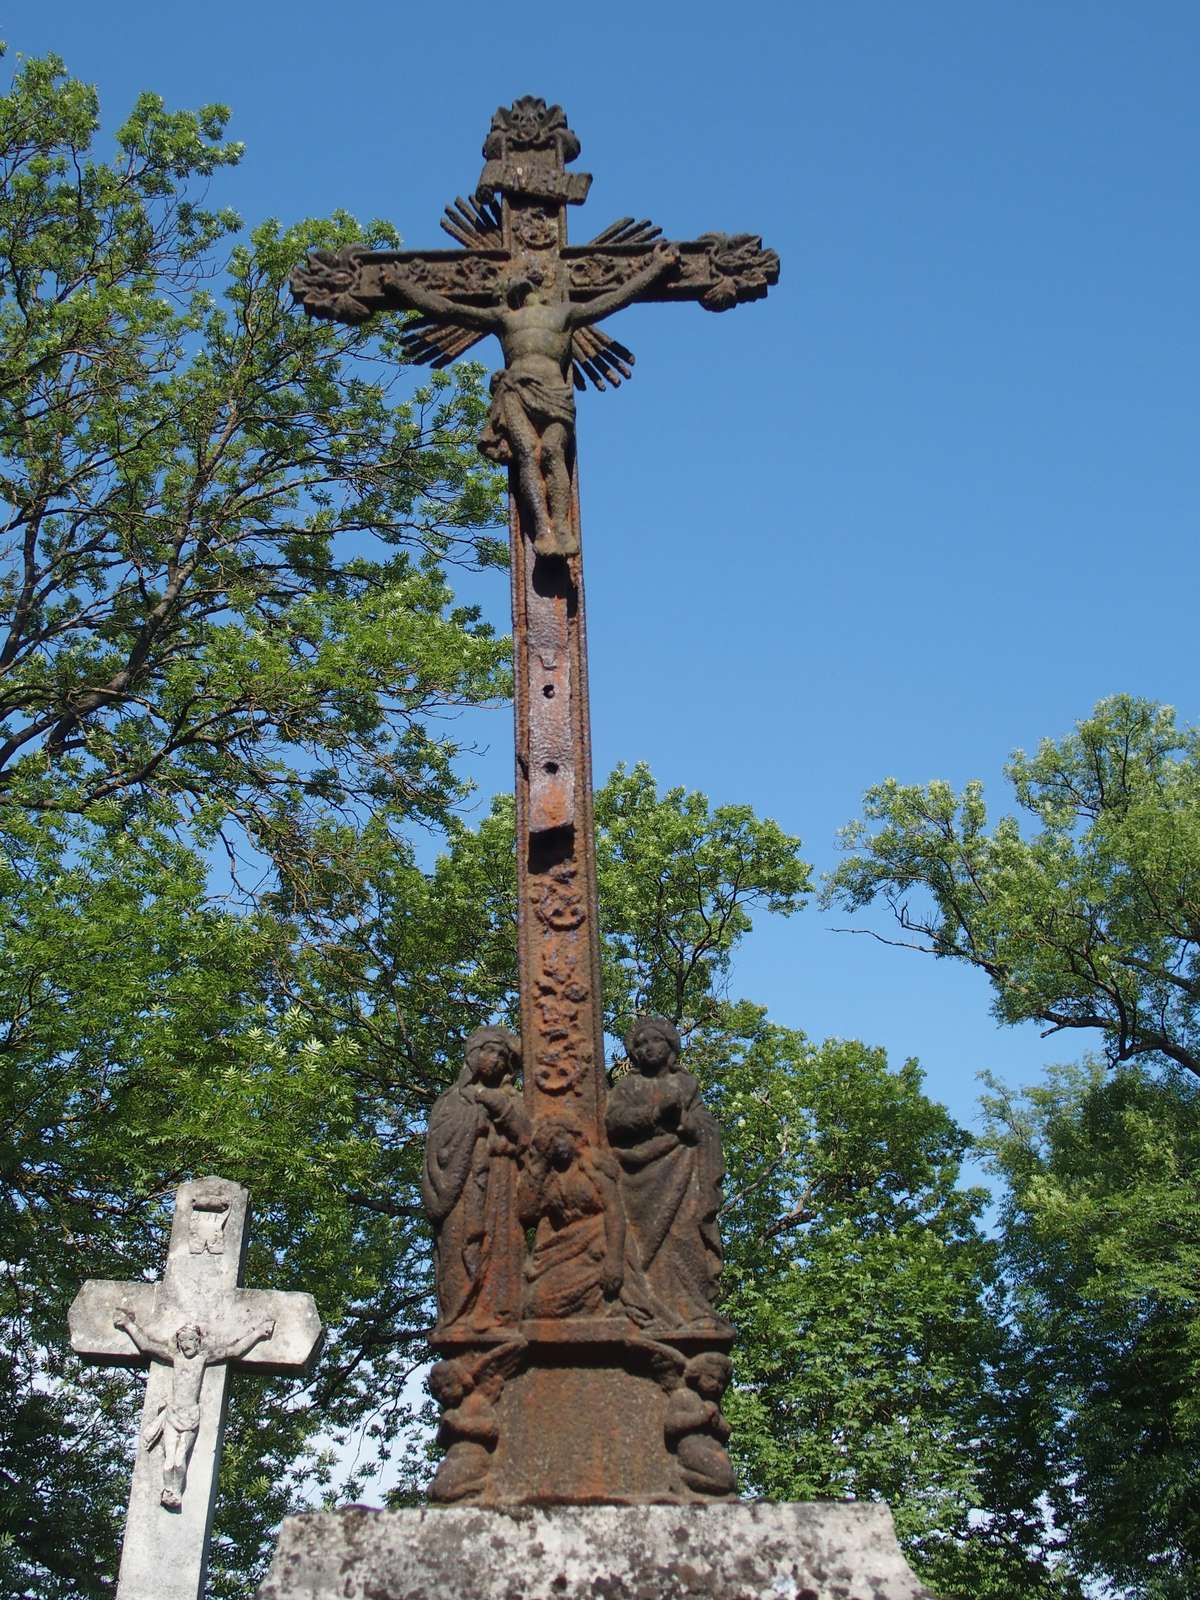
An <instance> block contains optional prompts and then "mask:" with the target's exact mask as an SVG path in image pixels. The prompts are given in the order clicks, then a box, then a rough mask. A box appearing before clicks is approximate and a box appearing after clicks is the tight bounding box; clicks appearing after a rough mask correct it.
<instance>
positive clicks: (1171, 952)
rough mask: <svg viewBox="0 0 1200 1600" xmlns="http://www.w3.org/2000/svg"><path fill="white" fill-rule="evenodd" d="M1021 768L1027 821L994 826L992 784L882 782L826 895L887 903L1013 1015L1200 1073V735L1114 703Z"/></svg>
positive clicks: (929, 947) (1012, 772)
mask: <svg viewBox="0 0 1200 1600" xmlns="http://www.w3.org/2000/svg"><path fill="white" fill-rule="evenodd" d="M1008 775H1009V778H1010V779H1011V781H1012V784H1013V787H1014V789H1015V792H1016V797H1017V801H1018V804H1019V805H1020V806H1021V808H1022V809H1023V811H1024V812H1025V813H1026V817H1027V819H1028V823H1027V824H1023V822H1022V820H1020V819H1018V818H1017V817H1013V816H1008V817H1002V818H1001V819H1000V820H999V821H998V822H997V823H996V824H995V826H994V827H992V828H990V829H989V826H988V816H987V809H986V806H985V804H984V797H983V789H982V786H981V785H980V784H979V783H978V782H974V783H969V784H968V785H967V786H966V788H965V789H964V790H963V791H962V793H961V794H956V793H955V792H954V790H953V789H951V787H950V786H949V785H948V784H946V783H929V784H925V785H916V786H914V785H905V784H901V783H898V782H897V781H896V780H895V779H889V780H888V781H887V782H886V783H882V784H880V785H878V786H877V787H876V788H874V789H871V790H870V791H869V792H868V793H867V796H866V799H865V802H864V807H865V820H863V821H860V822H857V823H855V824H853V825H852V826H851V827H850V828H849V829H847V830H846V842H847V845H848V848H849V849H850V851H851V854H850V856H849V857H848V859H847V860H845V861H843V862H842V863H841V864H840V865H839V867H838V868H837V870H836V871H835V872H834V873H833V874H832V875H831V877H830V879H829V881H828V884H827V886H826V891H825V894H826V901H827V903H828V902H834V901H836V902H837V903H838V904H841V905H843V906H846V907H848V908H850V909H851V910H858V909H860V908H862V907H864V906H867V905H869V904H871V903H873V902H874V901H876V900H880V899H881V900H883V901H884V903H885V904H886V905H888V906H890V908H891V909H892V911H893V912H894V913H895V916H896V918H897V921H898V922H899V925H900V927H901V928H902V929H903V930H904V931H905V932H906V933H910V934H914V935H915V936H916V938H915V940H914V941H913V945H914V947H915V948H917V949H923V950H926V951H928V952H930V953H932V954H934V955H938V956H948V957H951V958H953V959H955V960H959V961H965V962H967V963H969V964H970V965H972V966H975V967H978V968H979V969H980V970H981V971H983V972H985V973H986V974H987V975H988V977H989V978H990V979H991V982H992V987H993V991H994V995H995V1013H996V1015H997V1017H998V1018H999V1019H1000V1020H1001V1021H1003V1022H1025V1021H1029V1020H1034V1021H1040V1022H1044V1023H1045V1024H1047V1032H1057V1031H1058V1030H1060V1029H1069V1028H1095V1029H1099V1030H1100V1031H1101V1032H1102V1033H1103V1035H1104V1040H1105V1048H1106V1050H1107V1052H1108V1055H1109V1058H1110V1060H1112V1061H1114V1062H1126V1061H1136V1060H1147V1061H1158V1062H1160V1063H1163V1062H1170V1063H1173V1064H1175V1065H1177V1066H1179V1067H1182V1068H1184V1069H1186V1070H1187V1071H1188V1072H1191V1073H1195V1074H1197V1075H1200V730H1197V729H1194V728H1189V729H1181V728H1178V727H1177V726H1176V723H1175V716H1174V713H1173V712H1172V710H1171V709H1170V707H1167V706H1161V705H1156V704H1154V703H1153V702H1151V701H1148V700H1137V699H1133V698H1131V697H1129V696H1127V695H1115V696H1113V697H1112V698H1111V699H1108V700H1102V701H1100V703H1099V704H1098V705H1097V706H1096V708H1095V710H1094V711H1093V712H1092V715H1091V716H1090V717H1088V718H1087V719H1086V720H1085V721H1083V722H1081V723H1079V725H1078V727H1077V729H1076V731H1075V733H1074V734H1072V735H1070V736H1069V737H1068V738H1066V739H1063V740H1060V741H1058V742H1054V741H1051V740H1046V741H1044V742H1043V743H1042V745H1041V746H1040V747H1039V749H1038V752H1037V754H1036V755H1034V756H1032V757H1030V756H1027V755H1025V754H1024V753H1023V752H1020V751H1018V752H1017V753H1016V754H1015V755H1014V756H1013V758H1012V760H1011V762H1010V763H1009V766H1008Z"/></svg>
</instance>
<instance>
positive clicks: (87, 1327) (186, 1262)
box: [69, 1178, 322, 1600]
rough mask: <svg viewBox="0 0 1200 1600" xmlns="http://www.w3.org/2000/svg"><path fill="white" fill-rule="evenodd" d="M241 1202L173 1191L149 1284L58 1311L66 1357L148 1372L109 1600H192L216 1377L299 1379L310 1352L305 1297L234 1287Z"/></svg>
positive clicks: (183, 1188)
mask: <svg viewBox="0 0 1200 1600" xmlns="http://www.w3.org/2000/svg"><path fill="white" fill-rule="evenodd" d="M249 1199H250V1197H249V1195H248V1194H247V1192H246V1190H245V1189H243V1188H242V1187H241V1185H240V1184H236V1183H230V1182H228V1181H227V1180H225V1179H223V1178H198V1179H197V1180H196V1181H195V1182H194V1183H184V1184H181V1185H180V1187H179V1189H178V1191H177V1192H176V1196H175V1217H174V1220H173V1222H172V1224H171V1244H170V1249H169V1253H168V1257H167V1270H166V1272H165V1273H164V1274H163V1279H162V1282H161V1283H145V1282H135V1283H118V1282H114V1281H113V1280H111V1279H107V1278H91V1279H89V1280H88V1282H87V1283H85V1284H84V1285H83V1287H82V1288H81V1289H80V1291H79V1293H78V1294H77V1295H76V1296H75V1299H74V1301H73V1302H72V1304H71V1310H70V1313H69V1317H70V1327H71V1345H72V1347H73V1348H74V1350H75V1351H76V1353H77V1354H79V1355H81V1356H84V1357H86V1358H88V1359H89V1360H91V1361H93V1362H95V1363H96V1364H98V1365H104V1366H119V1367H149V1368H150V1374H149V1378H148V1380H147V1383H146V1401H145V1405H144V1406H143V1409H142V1429H141V1435H140V1438H139V1440H138V1451H137V1456H136V1458H135V1460H134V1468H133V1486H132V1489H131V1491H130V1495H129V1513H128V1516H127V1517H126V1521H125V1539H124V1543H123V1545H122V1548H121V1573H120V1578H119V1580H118V1584H117V1600H198V1597H199V1596H200V1595H202V1594H203V1593H204V1590H205V1571H206V1568H207V1563H208V1541H209V1532H210V1529H211V1526H212V1515H213V1504H214V1502H215V1500H216V1493H217V1468H218V1466H219V1464H220V1457H221V1439H222V1435H223V1433H224V1431H225V1410H226V1406H227V1404H228V1378H229V1370H230V1368H231V1367H237V1368H241V1369H244V1370H247V1371H251V1372H257V1373H259V1374H260V1375H262V1376H272V1375H274V1374H280V1373H289V1374H294V1373H301V1372H304V1371H305V1370H306V1369H307V1368H308V1366H309V1365H310V1363H311V1362H312V1360H313V1359H314V1357H315V1356H316V1353H317V1350H318V1348H319V1347H320V1343H321V1337H322V1330H321V1319H320V1317H319V1316H318V1315H317V1308H316V1304H315V1302H314V1301H313V1298H312V1296H311V1295H309V1294H294V1293H284V1292H282V1291H280V1290H275V1289H243V1288H241V1287H240V1283H241V1276H242V1261H243V1258H244V1256H245V1253H246V1243H247V1232H248V1230H247V1222H248V1215H249Z"/></svg>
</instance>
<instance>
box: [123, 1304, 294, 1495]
mask: <svg viewBox="0 0 1200 1600" xmlns="http://www.w3.org/2000/svg"><path fill="white" fill-rule="evenodd" d="M113 1325H114V1326H115V1327H118V1328H122V1329H124V1331H125V1332H126V1333H127V1334H128V1335H129V1337H130V1338H131V1339H132V1340H133V1342H134V1344H135V1345H136V1346H137V1347H138V1349H139V1350H140V1351H141V1353H142V1354H143V1355H146V1356H152V1357H153V1358H154V1360H156V1361H163V1362H167V1363H169V1364H170V1366H171V1369H172V1378H171V1398H170V1400H168V1401H167V1402H166V1404H165V1405H164V1406H163V1407H162V1409H161V1410H160V1411H159V1413H158V1416H157V1417H155V1419H154V1421H153V1422H151V1423H150V1424H149V1425H148V1426H147V1427H146V1428H145V1430H144V1431H143V1433H142V1443H143V1444H144V1445H145V1446H146V1448H147V1450H153V1449H154V1447H155V1445H156V1444H158V1443H159V1442H160V1441H161V1443H162V1452H163V1488H162V1496H161V1501H162V1504H163V1505H164V1506H165V1507H166V1508H167V1510H168V1511H178V1510H179V1509H180V1507H181V1506H182V1504H183V1490H184V1485H185V1483H186V1482H187V1468H188V1461H189V1460H190V1458H191V1454H192V1447H193V1445H194V1444H195V1443H196V1435H197V1433H199V1431H200V1388H201V1385H202V1384H203V1382H204V1371H205V1368H206V1367H213V1366H216V1365H217V1364H218V1363H219V1362H222V1361H236V1360H237V1359H238V1357H239V1356H244V1355H245V1354H246V1352H247V1350H250V1349H252V1348H253V1346H254V1345H256V1344H257V1343H258V1342H259V1340H260V1339H269V1338H270V1337H271V1335H272V1334H273V1333H274V1332H275V1322H274V1319H273V1318H271V1317H268V1318H267V1319H266V1320H265V1321H263V1322H256V1323H255V1324H254V1326H253V1327H252V1328H248V1329H247V1330H246V1332H245V1333H243V1334H241V1335H239V1337H238V1338H236V1339H227V1340H222V1341H219V1342H218V1341H214V1342H213V1343H211V1344H210V1343H208V1342H207V1340H206V1338H205V1334H204V1330H203V1328H201V1327H199V1326H198V1325H197V1324H196V1323H194V1322H185V1323H184V1324H183V1325H182V1326H181V1327H180V1328H177V1329H176V1332H175V1337H174V1339H173V1340H172V1341H171V1342H170V1343H167V1341H166V1340H164V1339H157V1338H155V1336H154V1335H153V1334H151V1333H148V1332H147V1331H146V1329H145V1328H143V1327H142V1326H141V1325H140V1323H139V1322H138V1320H137V1318H136V1317H135V1316H134V1314H133V1312H132V1311H131V1310H130V1309H129V1308H128V1307H127V1306H122V1307H121V1309H120V1310H119V1311H118V1312H117V1314H116V1316H114V1318H113Z"/></svg>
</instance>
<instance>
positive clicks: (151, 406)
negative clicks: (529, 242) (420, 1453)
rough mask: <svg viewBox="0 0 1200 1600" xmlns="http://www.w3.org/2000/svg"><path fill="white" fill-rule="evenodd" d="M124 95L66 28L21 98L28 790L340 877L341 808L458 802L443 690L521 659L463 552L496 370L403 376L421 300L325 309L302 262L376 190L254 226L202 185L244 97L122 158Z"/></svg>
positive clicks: (11, 100) (11, 183) (16, 749)
mask: <svg viewBox="0 0 1200 1600" xmlns="http://www.w3.org/2000/svg"><path fill="white" fill-rule="evenodd" d="M98 114H99V113H98V107H97V101H96V96H95V93H94V91H93V90H91V89H90V88H88V87H87V86H85V85H83V84H81V83H78V82H76V81H74V80H71V79H69V78H67V77H66V76H65V74H64V72H63V69H62V64H61V63H60V62H59V61H57V60H56V59H54V58H48V59H47V60H44V61H30V62H27V63H25V64H24V65H23V67H22V68H21V70H20V71H19V72H18V73H17V75H16V77H15V80H14V82H13V85H12V88H11V91H10V93H9V95H8V96H7V97H5V98H4V99H3V101H0V260H3V262H4V264H5V266H4V272H3V276H2V281H0V495H2V496H3V499H4V500H5V501H6V502H7V507H8V511H7V516H6V518H5V520H4V521H3V523H0V541H2V543H0V553H2V557H3V570H2V575H0V603H2V605H3V611H4V615H5V617H6V619H7V624H8V625H7V630H6V633H5V636H4V638H3V641H2V642H0V788H2V789H3V792H4V794H5V795H6V797H7V798H8V801H9V803H17V804H20V805H23V806H24V807H26V808H36V809H39V810H43V811H51V812H62V811H73V812H76V813H79V812H85V811H86V812H87V814H88V815H89V816H90V817H91V818H93V819H94V818H96V817H97V815H98V813H97V811H96V807H97V806H98V805H99V804H101V803H107V804H108V805H109V806H110V807H114V806H115V807H122V808H125V809H126V810H128V809H131V808H140V809H142V810H146V809H147V808H149V807H151V806H152V804H153V802H155V801H159V802H161V803H162V804H164V805H165V806H167V807H169V808H170V812H171V817H172V820H176V819H177V818H180V817H182V818H185V819H187V820H189V821H191V822H192V823H194V824H195V825H196V826H197V827H198V828H199V829H201V830H208V831H209V832H210V833H220V834H221V836H222V837H223V839H224V841H225V843H226V845H227V847H228V848H229V849H230V850H231V851H236V850H237V849H239V848H240V847H241V846H242V845H243V844H245V843H249V845H250V846H251V847H252V849H253V851H254V852H255V854H256V855H266V856H267V857H268V858H269V860H270V861H271V863H272V866H273V869H274V873H275V875H276V876H277V877H278V879H279V880H280V882H281V884H282V885H283V886H284V887H285V888H287V889H288V890H289V891H290V892H292V893H293V894H294V895H295V896H297V897H302V898H303V899H304V900H305V903H306V904H307V905H308V906H309V907H311V906H313V905H314V904H315V903H318V902H319V901H320V899H321V887H322V886H321V879H322V869H323V868H324V869H328V867H329V862H328V860H327V858H328V857H329V855H330V853H331V852H333V853H334V854H335V855H336V850H337V845H338V842H339V841H338V840H337V837H336V834H335V833H334V832H333V831H332V830H331V828H330V824H329V818H330V816H331V815H336V814H337V813H338V811H339V809H340V810H342V811H343V812H344V810H345V808H346V807H348V806H352V805H353V804H354V802H356V801H357V802H366V803H368V804H369V806H370V809H371V812H372V814H373V816H374V817H375V818H376V819H385V820H386V819H391V820H400V819H403V818H406V817H410V816H412V815H413V813H414V812H421V811H424V812H428V813H430V814H435V815H436V814H440V813H441V811H442V810H443V809H444V807H445V804H446V802H447V800H449V799H452V798H454V797H455V796H456V795H457V794H458V792H459V789H458V785H457V783H456V781H455V780H454V778H453V776H452V773H451V769H450V765H449V760H448V757H449V755H450V754H451V753H452V752H451V751H450V750H448V749H447V747H446V746H445V744H444V742H439V741H438V740H436V739H434V738H433V737H431V735H430V732H429V724H428V714H429V713H430V712H431V711H434V710H437V709H440V708H443V707H445V706H447V705H458V704H463V703H472V702H475V701H478V700H480V699H483V698H487V697H489V696H493V695H495V694H496V693H497V691H498V690H501V689H502V682H503V680H502V673H501V670H500V669H501V668H502V665H503V659H504V647H503V645H502V644H501V643H500V642H499V641H497V640H495V639H493V638H492V637H491V636H490V633H489V630H488V629H487V628H486V627H482V626H480V625H479V623H478V621H477V618H476V616H475V614H474V613H473V612H471V611H468V610H457V611H456V610H454V609H453V607H452V596H451V592H450V590H449V588H448V586H447V583H446V580H445V577H444V572H443V568H442V566H441V564H440V562H439V559H438V558H440V557H444V556H446V555H447V554H454V553H460V554H462V553H470V552H471V551H472V550H474V551H475V553H477V554H480V553H481V554H482V555H483V556H484V557H486V558H492V557H494V555H495V551H496V546H495V543H494V541H493V540H492V539H491V538H490V537H489V536H488V535H487V534H486V533H484V532H482V531H481V530H482V529H483V528H484V527H485V526H486V525H487V524H488V523H489V521H490V520H491V519H492V518H493V517H494V514H495V510H496V504H497V499H496V495H497V481H496V479H495V477H494V476H493V475H491V474H490V473H487V472H485V471H484V470H483V469H482V463H480V462H479V461H478V457H477V456H476V454H475V452H474V449H473V448H472V445H473V439H474V435H475V433H476V432H477V430H478V426H479V422H480V418H481V415H482V400H481V397H480V391H479V370H478V369H477V368H469V367H468V368H462V369H460V370H459V373H458V376H457V377H455V378H450V377H446V376H445V375H440V374H438V375H434V376H433V377H431V378H430V380H429V382H428V384H427V385H426V387H424V388H422V389H420V390H418V391H417V393H416V396H415V398H414V399H412V400H411V401H406V402H404V403H400V402H398V401H397V399H396V397H395V396H394V395H393V393H392V387H393V385H394V383H395V381H396V379H395V371H396V367H395V359H394V358H395V357H396V353H397V352H396V339H397V337H398V331H399V327H400V323H399V319H394V318H393V319H388V320H386V321H384V322H381V323H380V324H379V326H378V327H372V328H371V329H370V331H364V330H361V329H360V330H348V329H342V328H333V327H331V326H330V325H328V324H325V323H305V321H304V320H303V319H302V318H299V317H297V316H296V314H295V313H294V311H293V310H292V309H291V306H290V296H289V294H288V291H287V275H288V272H289V270H290V268H291V267H292V266H293V265H294V264H295V263H296V261H297V260H298V259H299V258H300V257H301V256H302V255H303V254H304V252H305V250H306V249H307V248H309V247H311V246H314V245H336V244H338V243H343V242H345V241H346V240H348V239H351V238H354V237H356V236H360V234H361V230H360V229H359V227H358V225H357V224H356V223H355V222H354V221H353V219H352V218H350V217H348V216H338V217H337V218H335V219H334V220H333V221H331V222H307V223H301V224H297V225H296V226H294V227H292V228H289V229H281V228H279V227H278V226H276V225H275V224H271V223H268V224H264V225H263V226H262V227H260V228H258V229H257V230H255V231H254V232H253V233H252V234H251V235H250V236H249V238H248V239H246V238H241V239H239V240H238V241H237V242H234V243H232V245H225V244H224V242H225V241H227V240H228V239H230V238H231V236H232V235H233V234H234V232H235V231H236V230H237V228H238V227H239V223H238V219H237V217H236V216H234V215H233V214H232V213H231V212H228V211H210V210H206V209H204V208H203V207H202V206H201V205H198V204H197V203H196V201H195V200H194V199H192V198H190V196H189V191H190V189H192V188H193V187H195V185H196V182H197V180H200V179H205V178H208V177H209V176H210V175H213V174H217V173H219V171H220V169H222V168H225V167H228V166H230V165H232V164H233V163H235V162H236V161H237V160H238V159H239V155H240V147H239V146H237V145H231V144H228V143H222V142H221V135H222V132H223V129H224V124H225V120H226V115H227V113H226V111H225V109H224V108H223V107H220V106H208V107H205V108H203V109H202V110H201V111H199V112H197V113H188V112H168V111H166V110H165V108H164V106H163V104H162V102H161V101H160V100H159V99H158V98H157V97H156V96H154V95H143V96H141V98H140V99H139V100H138V102H137V104H136V106H135V107H134V110H133V112H132V114H131V116H130V117H129V118H128V119H127V120H126V122H125V123H124V124H122V126H121V127H120V128H119V129H118V131H117V134H116V150H115V153H114V157H113V159H112V160H111V161H109V162H103V161H99V160H97V159H95V158H94V157H93V155H92V153H91V143H92V140H93V137H94V135H95V132H96V128H97V121H98ZM368 231H369V233H370V235H371V236H372V237H374V238H375V239H377V240H379V241H380V242H385V241H386V242H390V243H397V242H398V241H397V240H396V239H395V238H394V236H393V235H391V234H390V232H389V231H388V230H387V229H386V228H385V227H383V226H382V225H374V226H373V227H372V228H371V229H370V230H368ZM341 842H342V843H344V842H345V841H344V840H343V841H341Z"/></svg>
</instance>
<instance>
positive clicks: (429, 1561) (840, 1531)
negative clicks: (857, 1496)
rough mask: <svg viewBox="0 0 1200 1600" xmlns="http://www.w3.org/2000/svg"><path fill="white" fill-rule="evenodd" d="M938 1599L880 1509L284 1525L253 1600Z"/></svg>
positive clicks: (361, 1517) (611, 1512) (445, 1511)
mask: <svg viewBox="0 0 1200 1600" xmlns="http://www.w3.org/2000/svg"><path fill="white" fill-rule="evenodd" d="M593 1596H602V1597H603V1600H760V1597H761V1600H934V1597H933V1596H932V1594H931V1593H930V1591H929V1590H928V1589H926V1588H924V1587H923V1585H922V1584H920V1583H919V1582H918V1581H917V1579H916V1578H915V1577H914V1576H913V1573H912V1572H911V1570H910V1569H909V1566H908V1564H907V1562H906V1561H905V1559H904V1556H903V1555H902V1553H901V1551H900V1547H899V1545H898V1544H897V1543H896V1534H895V1530H894V1528H893V1526H892V1518H891V1513H890V1512H889V1511H888V1509H887V1507H886V1506H883V1505H864V1504H855V1505H846V1504H841V1503H838V1502H833V1501H814V1502H812V1503H810V1504H806V1505H772V1504H767V1503H765V1502H764V1503H760V1504H757V1505H747V1504H742V1503H733V1504H721V1505H708V1506H668V1505H652V1506H637V1507H633V1506H552V1507H546V1508H540V1509H534V1508H532V1507H519V1508H514V1509H511V1510H505V1511H501V1510H495V1509H484V1508H482V1507H445V1508H441V1507H429V1508H426V1509H422V1510H411V1511H369V1510H366V1509H364V1508H362V1507H351V1508H350V1509H348V1510H346V1511H337V1512H329V1513H312V1514H310V1515H307V1516H299V1517H289V1518H288V1519H287V1521H286V1522H285V1523H284V1524H283V1528H282V1531H281V1533H280V1536H279V1544H278V1547H277V1548H276V1551H275V1559H274V1562H273V1564H272V1566H271V1571H270V1573H269V1574H268V1576H267V1579H266V1582H265V1583H264V1584H263V1586H262V1588H261V1589H260V1590H259V1591H258V1600H592V1597H593Z"/></svg>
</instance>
